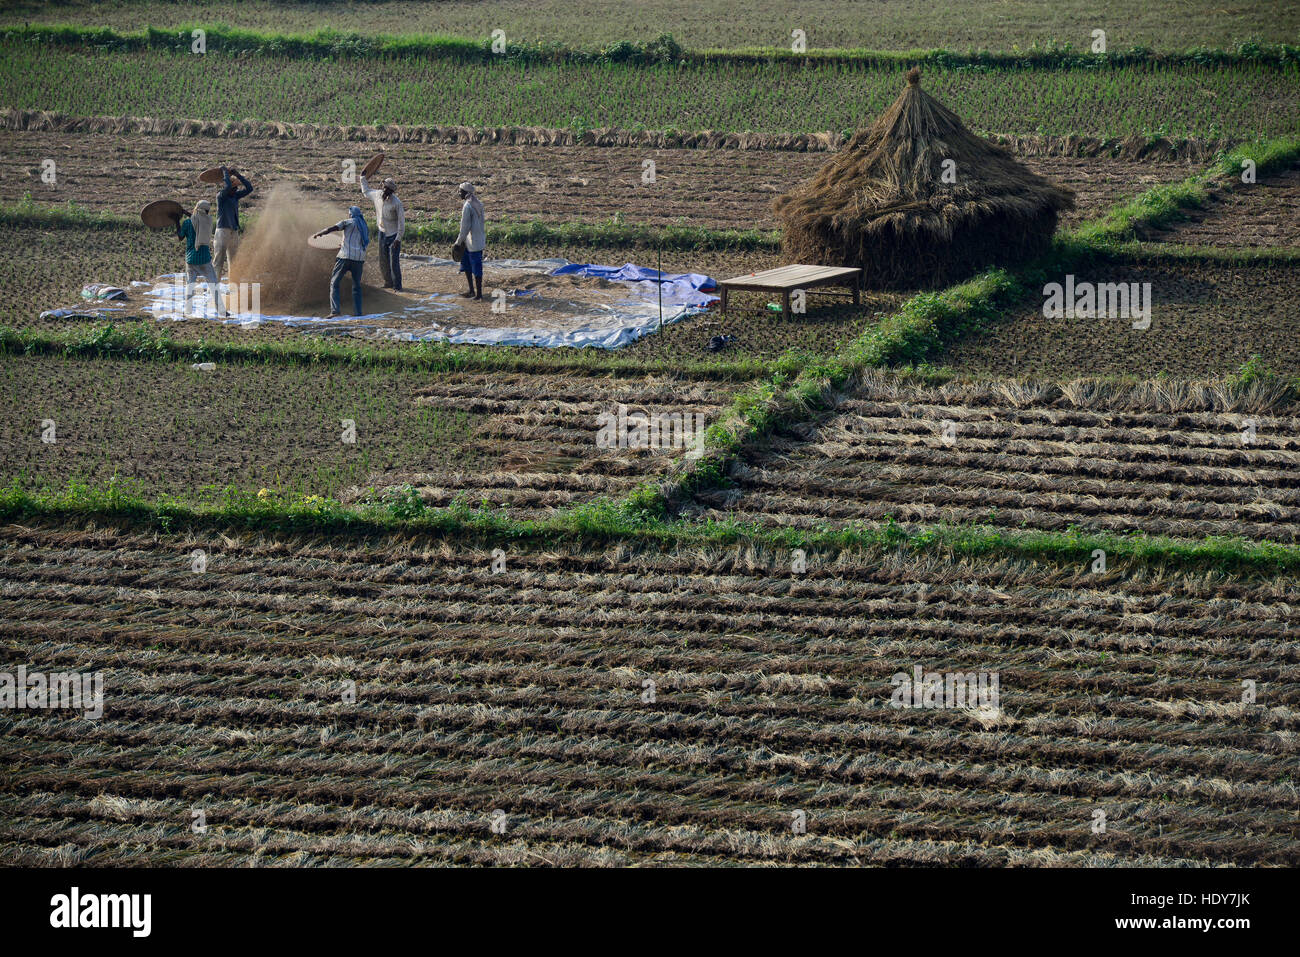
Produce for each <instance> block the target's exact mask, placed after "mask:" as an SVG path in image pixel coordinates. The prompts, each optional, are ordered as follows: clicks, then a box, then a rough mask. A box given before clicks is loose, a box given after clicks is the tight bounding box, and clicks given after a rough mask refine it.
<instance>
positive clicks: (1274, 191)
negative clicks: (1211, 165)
mask: <svg viewBox="0 0 1300 957" xmlns="http://www.w3.org/2000/svg"><path fill="white" fill-rule="evenodd" d="M1145 238H1147V239H1151V240H1155V241H1159V242H1168V243H1187V244H1193V245H1203V246H1220V247H1277V246H1284V247H1290V248H1296V247H1300V165H1297V166H1293V167H1292V168H1291V169H1288V170H1285V171H1283V172H1281V173H1278V174H1276V175H1274V176H1267V177H1265V178H1263V179H1261V180H1259V181H1257V182H1255V183H1252V184H1249V185H1247V184H1236V183H1234V184H1233V189H1231V190H1223V191H1221V192H1219V194H1218V195H1217V196H1216V197H1215V199H1214V202H1213V203H1211V205H1210V206H1208V207H1207V208H1205V209H1194V210H1190V211H1188V213H1187V215H1186V218H1185V219H1184V220H1182V221H1180V222H1178V223H1176V224H1174V225H1173V226H1171V227H1168V228H1164V229H1159V230H1150V231H1147V234H1146V236H1145Z"/></svg>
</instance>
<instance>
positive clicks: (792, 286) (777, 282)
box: [718, 265, 862, 316]
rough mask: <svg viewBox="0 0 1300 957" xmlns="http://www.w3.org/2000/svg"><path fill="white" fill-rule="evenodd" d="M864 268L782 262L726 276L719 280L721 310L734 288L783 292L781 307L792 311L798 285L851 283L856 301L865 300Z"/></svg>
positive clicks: (800, 286) (801, 286)
mask: <svg viewBox="0 0 1300 957" xmlns="http://www.w3.org/2000/svg"><path fill="white" fill-rule="evenodd" d="M861 280H862V270H861V269H857V268H854V267H851V266H798V265H795V266H778V267H777V268H776V269H764V270H763V271H762V272H756V273H750V274H749V275H747V276H737V277H736V278H735V279H723V280H721V281H720V282H719V283H718V288H719V289H721V290H722V307H721V311H722V312H723V313H724V314H725V313H726V311H727V293H729V292H730V291H731V290H733V289H737V290H740V291H744V292H779V293H780V294H781V307H782V309H783V310H784V314H785V315H787V316H788V315H790V293H792V292H793V291H795V290H796V289H813V288H815V287H817V286H848V287H849V289H851V290H852V291H853V304H854V305H855V306H856V305H859V304H860V303H861V302H862V291H861V285H860V284H861Z"/></svg>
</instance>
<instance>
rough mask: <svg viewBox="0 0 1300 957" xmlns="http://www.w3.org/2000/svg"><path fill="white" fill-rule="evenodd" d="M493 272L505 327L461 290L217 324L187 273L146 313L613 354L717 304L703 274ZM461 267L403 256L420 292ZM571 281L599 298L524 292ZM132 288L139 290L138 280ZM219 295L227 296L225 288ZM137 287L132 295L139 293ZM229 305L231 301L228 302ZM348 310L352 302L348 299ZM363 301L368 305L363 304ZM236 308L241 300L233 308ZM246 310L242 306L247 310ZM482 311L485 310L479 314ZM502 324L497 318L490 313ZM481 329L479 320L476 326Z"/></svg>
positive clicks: (497, 268)
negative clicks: (384, 306)
mask: <svg viewBox="0 0 1300 957" xmlns="http://www.w3.org/2000/svg"><path fill="white" fill-rule="evenodd" d="M483 266H484V269H485V271H486V273H487V277H486V278H487V283H486V284H485V289H484V298H485V299H486V300H490V299H491V295H490V291H491V289H492V287H496V288H499V289H500V290H501V291H502V292H503V293H504V296H503V297H502V301H503V302H504V304H505V310H504V311H503V312H502V313H501V314H500V324H499V325H491V326H487V325H482V324H481V322H482V320H481V319H478V320H476V319H475V316H474V315H473V314H470V313H467V311H466V309H465V300H463V299H461V298H460V296H459V294H458V293H453V292H446V293H443V292H431V293H424V294H419V296H418V298H414V299H412V300H411V301H410V305H409V306H405V307H404V308H402V309H400V310H395V311H390V312H381V313H373V314H369V315H364V316H344V317H336V318H333V319H330V318H325V317H322V316H308V315H265V314H261V313H258V312H253V311H244V312H239V311H238V310H237V309H232V310H231V315H230V316H229V317H228V318H224V319H219V317H218V316H217V312H216V307H215V303H214V302H213V301H212V297H211V294H210V290H209V289H208V288H207V286H206V284H204V283H198V284H196V285H194V286H193V287H192V289H191V292H192V296H191V298H190V299H189V301H188V302H186V301H185V288H184V276H182V275H180V274H173V275H169V276H163V277H160V279H159V281H158V282H157V283H155V284H154V285H153V286H152V288H151V289H149V290H148V291H146V292H145V293H144V296H145V299H146V301H147V302H148V307H147V308H148V311H149V312H150V313H151V314H152V315H153V316H154V317H155V318H157V319H159V320H171V321H185V320H190V319H208V320H213V321H221V322H225V323H228V324H238V325H245V326H252V325H256V324H258V323H260V322H278V323H283V324H285V325H288V326H298V327H314V328H315V330H316V331H324V329H326V328H328V329H330V330H332V331H338V332H348V333H350V332H358V333H362V334H366V335H373V336H376V337H384V338H392V339H401V340H405V341H411V342H419V341H430V340H432V341H443V342H451V343H456V344H465V345H507V346H576V347H586V346H592V347H595V348H600V349H616V348H618V347H620V346H624V345H627V344H628V343H630V342H635V341H636V340H637V339H640V338H641V337H642V336H645V335H647V334H648V333H651V332H653V331H655V330H656V329H657V328H659V326H660V324H661V323H662V324H665V325H667V324H670V323H674V322H678V321H680V320H682V319H684V318H685V317H687V316H690V315H693V314H695V313H698V312H701V311H703V310H705V309H707V308H708V307H709V305H710V304H712V303H714V302H716V301H717V298H718V297H717V296H716V295H714V291H715V290H716V289H717V284H716V283H715V282H714V281H713V280H712V279H711V278H709V277H708V276H704V275H700V274H698V273H662V274H660V273H659V272H658V271H657V270H654V269H646V268H644V267H642V266H637V265H634V264H633V263H626V264H624V265H622V266H598V265H592V264H590V263H572V262H569V261H568V260H567V259H534V260H519V259H494V260H489V261H487V262H485V263H484V264H483ZM458 269H459V265H458V264H457V263H455V262H453V261H452V260H450V259H440V258H437V257H434V256H402V272H403V277H404V279H405V282H406V285H407V286H408V288H409V287H415V288H419V287H420V286H421V283H420V278H421V274H422V273H426V271H428V270H438V271H439V274H438V275H437V276H436V277H433V276H428V277H427V278H436V280H437V284H438V285H448V286H450V287H451V288H455V287H456V285H455V284H456V283H458V282H459V279H458V277H457V270H458ZM538 276H557V277H559V276H573V277H584V276H585V277H590V278H591V279H593V280H604V281H606V282H607V283H608V285H606V286H603V287H602V290H603V292H602V294H601V295H599V296H589V297H586V298H582V299H567V298H564V297H563V295H562V293H557V292H556V290H554V289H548V290H540V291H539V290H534V289H529V288H526V284H527V282H528V280H529V279H530V278H531V277H538ZM133 285H134V284H133ZM221 291H222V293H223V295H224V294H226V293H227V292H228V291H229V287H228V286H227V284H225V283H222V284H221ZM135 294H136V290H134V289H133V290H132V295H133V297H134V296H135ZM227 301H229V297H227ZM343 304H344V306H347V305H349V304H350V297H348V296H346V295H345V296H343ZM363 304H364V300H363ZM232 305H234V303H232ZM247 306H248V304H247V303H245V308H247ZM478 312H479V314H480V315H481V309H480V310H479V311H478ZM493 319H494V320H495V319H496V317H495V316H493ZM476 321H477V322H479V323H480V324H477V325H476V324H475V322H476Z"/></svg>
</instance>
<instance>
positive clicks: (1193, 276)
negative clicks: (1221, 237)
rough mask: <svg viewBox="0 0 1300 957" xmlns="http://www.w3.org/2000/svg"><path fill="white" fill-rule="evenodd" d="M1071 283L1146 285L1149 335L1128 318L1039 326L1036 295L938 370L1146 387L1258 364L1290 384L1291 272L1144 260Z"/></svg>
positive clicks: (1296, 342) (1297, 276)
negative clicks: (1131, 380) (1120, 379)
mask: <svg viewBox="0 0 1300 957" xmlns="http://www.w3.org/2000/svg"><path fill="white" fill-rule="evenodd" d="M1064 280H1065V277H1063V276H1060V277H1057V278H1056V279H1055V280H1054V281H1056V282H1058V283H1063V282H1064ZM1075 281H1076V283H1083V282H1088V283H1092V284H1094V285H1097V284H1102V283H1129V284H1132V283H1139V284H1146V283H1150V302H1151V315H1150V320H1151V325H1150V328H1147V329H1135V328H1134V327H1133V324H1134V322H1140V321H1142V320H1141V318H1133V317H1131V316H1130V317H1129V318H1123V317H1115V318H1091V319H1089V318H1066V317H1062V318H1050V319H1049V318H1046V317H1045V316H1044V315H1043V307H1044V303H1045V301H1046V297H1045V296H1043V295H1036V296H1034V297H1033V298H1032V299H1031V300H1030V301H1029V302H1028V303H1027V304H1025V305H1023V306H1021V307H1019V308H1018V309H1015V310H1012V311H1011V312H1010V313H1009V314H1008V315H1007V317H1006V318H1005V319H1003V320H1002V321H1000V322H997V323H994V324H992V325H991V326H989V328H987V329H986V330H984V331H983V332H982V333H981V334H980V335H979V336H978V337H973V338H970V339H966V340H964V341H962V342H959V343H958V344H956V345H955V346H953V347H952V348H951V349H949V350H948V351H947V352H946V353H945V354H944V355H943V356H942V358H941V361H942V362H943V363H944V364H945V365H948V366H951V367H952V368H954V369H956V370H957V371H959V372H960V373H962V374H964V375H969V376H977V377H980V376H1013V377H1032V378H1074V377H1078V376H1133V377H1138V378H1147V377H1150V376H1154V375H1159V374H1161V373H1164V374H1168V375H1171V376H1174V377H1180V376H1182V377H1186V376H1214V375H1231V374H1234V373H1236V372H1237V371H1238V370H1239V369H1240V368H1241V366H1242V365H1243V364H1244V363H1246V362H1247V361H1248V360H1249V359H1250V358H1251V356H1254V355H1259V356H1261V357H1262V358H1263V361H1264V363H1265V365H1266V367H1267V368H1268V369H1269V370H1271V371H1272V372H1274V373H1276V374H1278V375H1284V376H1295V375H1297V374H1300V335H1297V326H1296V312H1295V290H1296V289H1297V288H1298V286H1297V284H1300V265H1298V264H1297V263H1295V262H1287V261H1282V262H1268V261H1263V262H1242V263H1232V262H1223V261H1215V260H1205V261H1194V260H1193V261H1188V260H1178V259H1171V258H1159V257H1152V258H1150V259H1147V260H1138V261H1134V262H1128V263H1126V262H1122V261H1121V262H1114V263H1104V264H1101V265H1097V266H1095V267H1093V268H1091V269H1090V270H1089V271H1088V272H1087V273H1086V274H1085V273H1081V274H1079V275H1077V276H1075Z"/></svg>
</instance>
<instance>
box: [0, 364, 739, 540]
mask: <svg viewBox="0 0 1300 957" xmlns="http://www.w3.org/2000/svg"><path fill="white" fill-rule="evenodd" d="M430 379H433V380H434V381H433V382H430ZM0 380H3V383H4V388H3V389H2V390H0V395H2V397H3V398H0V403H3V404H2V405H0V448H2V449H4V453H5V456H4V457H5V464H6V471H7V478H8V479H9V480H10V481H12V482H14V483H15V484H17V485H18V486H19V487H21V488H27V489H32V490H38V489H43V488H55V489H57V488H61V487H65V486H66V485H67V484H68V483H83V484H91V485H94V484H102V483H106V482H109V481H116V482H120V483H122V484H124V485H126V486H128V487H138V488H140V489H142V490H145V491H148V492H149V493H152V494H165V495H169V496H174V497H176V498H178V499H181V500H194V501H207V500H213V499H219V498H220V497H221V495H222V494H223V492H224V491H225V490H226V489H227V488H228V487H234V488H239V489H248V490H252V491H259V490H260V489H263V488H266V489H269V494H271V495H276V496H279V495H289V494H299V495H319V496H326V497H334V498H342V499H344V500H346V501H349V502H352V501H357V500H359V499H362V498H364V497H365V496H366V495H368V494H369V492H370V490H372V489H376V488H383V487H386V486H389V485H399V484H405V483H407V482H411V483H414V484H416V485H418V487H419V488H420V491H421V493H422V494H423V495H424V497H425V498H426V499H428V500H429V501H430V503H431V504H437V505H449V504H451V503H452V502H453V501H455V500H460V501H463V502H465V503H467V504H470V505H474V506H478V505H486V506H490V507H496V506H502V507H505V508H506V509H507V510H509V511H512V512H517V513H521V514H527V515H530V516H531V515H535V514H538V513H540V512H544V511H546V510H548V509H552V508H555V507H558V506H561V505H572V504H577V503H580V502H583V501H590V500H591V499H593V498H595V497H596V496H598V495H607V494H613V493H616V492H618V491H620V490H624V489H626V488H629V487H631V486H632V485H634V484H636V483H637V482H639V481H642V480H644V479H646V478H650V477H653V476H655V475H656V474H657V473H659V472H660V471H662V470H664V469H666V468H667V467H668V464H669V460H670V459H671V457H672V456H671V455H670V454H668V453H667V451H665V452H664V454H655V453H652V452H651V451H650V450H639V449H631V450H629V449H618V448H613V449H608V450H605V449H601V448H598V447H597V445H596V437H597V434H598V432H599V423H598V416H599V415H600V413H602V412H606V411H612V412H614V413H617V412H618V407H619V404H620V403H622V404H624V405H626V406H627V407H628V409H627V411H628V414H635V413H637V412H646V413H652V412H654V411H657V410H658V408H659V407H660V406H670V407H671V408H673V409H674V410H677V411H678V412H679V413H680V411H681V409H682V408H683V405H685V406H689V407H690V411H691V412H693V413H698V414H699V415H701V416H704V417H705V418H706V419H707V418H711V417H712V416H713V415H714V414H715V413H716V411H717V409H718V408H719V407H720V406H721V404H722V403H723V402H724V401H725V400H726V398H727V396H728V395H729V392H730V391H731V390H732V389H733V388H734V386H731V385H728V384H727V383H725V382H692V381H690V380H686V379H682V378H679V377H668V376H660V377H640V378H630V379H616V378H611V377H607V376H604V375H601V374H599V373H595V374H590V375H550V376H548V375H529V374H505V373H493V374H492V375H491V376H486V375H482V374H463V373H448V374H440V375H437V376H430V375H429V374H428V373H425V372H422V371H415V370H395V369H391V368H383V367H372V368H363V369H360V370H358V369H355V368H346V367H342V368H340V367H333V368H330V367H313V366H283V365H272V364H268V365H239V364H224V363H223V364H221V365H219V366H217V368H215V369H213V370H211V371H196V370H194V369H192V368H190V367H189V366H188V365H183V364H172V363H162V362H150V363H142V362H131V361H125V362H112V361H100V360H77V359H58V358H52V357H40V358H10V359H8V360H6V361H5V362H4V363H3V364H0ZM489 381H490V382H491V384H492V388H491V390H490V395H489V394H488V390H487V385H488V382H489ZM345 420H346V421H347V422H351V423H352V424H353V425H352V429H351V437H350V440H349V428H348V426H347V425H346V424H344V423H345ZM47 422H53V423H54V432H53V433H52V437H53V439H54V441H52V442H47V441H45V440H44V439H45V436H46V433H47V426H46V425H45V424H44V423H47ZM685 451H686V448H684V447H683V448H682V449H681V450H679V454H684V452H685Z"/></svg>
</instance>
